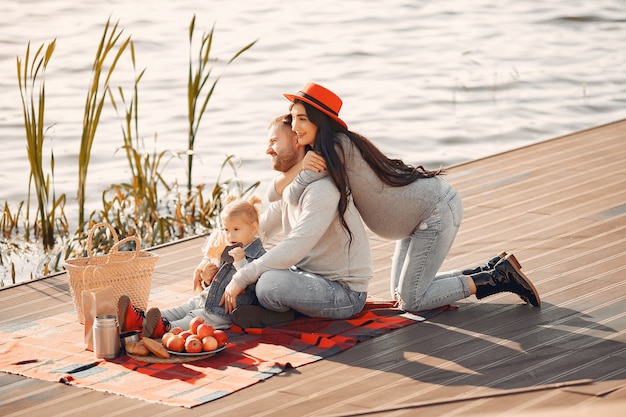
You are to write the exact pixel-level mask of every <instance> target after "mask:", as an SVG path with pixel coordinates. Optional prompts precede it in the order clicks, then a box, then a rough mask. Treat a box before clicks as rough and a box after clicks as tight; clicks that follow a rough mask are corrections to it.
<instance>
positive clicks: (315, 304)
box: [256, 268, 367, 319]
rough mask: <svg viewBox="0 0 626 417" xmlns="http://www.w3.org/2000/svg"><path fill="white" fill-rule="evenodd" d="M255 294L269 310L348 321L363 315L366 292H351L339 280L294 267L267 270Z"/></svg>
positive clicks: (260, 279)
mask: <svg viewBox="0 0 626 417" xmlns="http://www.w3.org/2000/svg"><path fill="white" fill-rule="evenodd" d="M256 295H257V297H258V299H259V302H260V303H261V305H262V306H263V307H265V308H267V309H269V310H274V311H287V310H289V309H292V310H295V311H298V312H300V313H302V314H305V315H307V316H309V317H324V318H331V319H346V318H350V317H352V316H354V315H355V314H357V313H359V312H361V310H363V307H364V306H365V300H366V298H367V292H358V291H352V290H351V289H350V288H348V287H347V286H346V285H343V284H341V283H339V282H337V281H329V280H327V279H326V278H323V277H321V276H319V275H315V274H312V273H309V272H304V271H301V270H298V269H295V268H292V269H288V270H273V271H267V272H265V273H263V274H262V275H261V277H260V278H259V280H258V281H257V283H256Z"/></svg>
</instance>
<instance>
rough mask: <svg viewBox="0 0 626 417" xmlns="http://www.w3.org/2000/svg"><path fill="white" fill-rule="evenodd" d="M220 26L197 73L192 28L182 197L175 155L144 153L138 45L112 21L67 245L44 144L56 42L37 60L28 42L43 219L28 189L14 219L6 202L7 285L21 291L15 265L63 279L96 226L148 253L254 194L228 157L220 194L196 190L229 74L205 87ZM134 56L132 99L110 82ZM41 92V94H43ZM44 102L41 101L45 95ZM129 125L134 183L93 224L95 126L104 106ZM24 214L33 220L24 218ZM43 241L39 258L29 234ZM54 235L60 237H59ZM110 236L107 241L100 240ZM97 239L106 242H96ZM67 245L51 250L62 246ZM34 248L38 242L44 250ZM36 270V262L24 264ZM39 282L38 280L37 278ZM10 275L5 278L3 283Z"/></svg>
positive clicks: (84, 139) (87, 121) (112, 192)
mask: <svg viewBox="0 0 626 417" xmlns="http://www.w3.org/2000/svg"><path fill="white" fill-rule="evenodd" d="M214 27H215V25H214V26H213V28H212V29H211V31H210V32H209V33H208V34H207V33H205V34H203V35H202V39H201V43H200V46H199V52H198V61H197V67H194V62H193V60H192V59H191V56H192V55H193V53H192V50H193V47H194V46H193V33H194V30H195V16H193V19H192V21H191V24H190V26H189V43H190V60H189V68H188V91H187V93H188V110H189V116H188V119H189V139H188V150H187V153H186V156H187V157H188V158H187V160H186V162H187V187H186V190H184V192H181V191H180V189H179V186H178V184H177V181H174V182H168V181H167V180H166V176H165V168H166V166H167V164H168V163H169V161H170V160H172V159H175V158H179V159H181V160H182V158H181V157H180V155H178V154H177V153H175V152H171V151H167V150H163V151H157V146H156V135H155V138H154V143H155V146H154V148H153V149H152V150H151V151H146V149H145V146H144V145H143V143H144V141H143V138H140V136H139V121H140V116H139V112H138V103H139V85H140V81H141V79H142V77H143V74H144V72H145V70H142V71H140V72H139V73H138V72H137V68H136V65H135V45H134V43H133V42H132V40H131V38H130V37H127V38H125V39H121V36H122V32H123V30H121V29H119V27H118V23H116V24H115V25H113V26H111V23H110V20H107V22H106V25H105V27H104V31H103V34H102V37H101V39H100V43H99V45H98V49H97V52H96V56H95V59H94V62H93V66H92V79H91V83H90V85H89V89H88V92H87V97H86V100H85V107H84V116H83V130H82V136H81V143H80V150H79V156H78V161H77V164H78V180H77V181H78V191H77V198H78V225H77V228H76V231H75V233H74V235H73V237H72V238H68V237H69V222H68V221H67V218H66V216H65V212H64V207H65V203H66V196H65V195H64V194H63V195H61V196H59V197H58V198H57V197H56V195H55V193H54V153H53V152H52V146H51V147H50V149H51V157H50V162H49V165H50V173H49V174H47V173H46V172H44V166H45V165H46V164H45V163H44V158H43V154H44V146H43V143H44V140H45V133H46V127H45V120H44V114H45V105H46V100H45V98H46V96H45V77H44V74H45V70H46V68H47V66H48V63H49V61H50V58H51V57H52V54H53V52H54V48H55V45H56V40H55V41H53V42H51V43H50V44H49V45H48V46H47V48H45V49H44V45H42V46H41V47H39V49H38V50H37V51H36V52H35V54H34V56H33V57H32V58H31V51H30V43H29V45H28V47H27V50H26V55H25V58H24V60H23V61H22V60H20V59H19V57H18V59H17V64H18V83H19V87H20V92H21V94H22V107H23V112H24V126H25V129H26V140H27V149H28V158H29V162H30V166H31V174H30V175H31V183H34V193H35V196H36V199H37V214H36V216H35V220H34V221H33V220H32V219H31V218H30V212H29V208H30V205H31V201H30V196H31V189H30V186H29V191H28V197H27V202H26V204H25V203H24V202H21V203H20V204H19V205H18V207H17V208H16V209H14V210H13V211H12V210H11V208H10V207H9V205H8V203H6V202H5V205H4V210H3V211H2V212H1V213H0V227H1V228H2V236H1V237H0V248H1V249H2V253H1V256H0V286H2V285H5V279H4V278H5V277H3V276H2V274H1V273H2V271H3V270H4V271H5V272H6V271H10V272H9V274H10V275H11V278H12V282H13V283H15V264H14V263H13V261H12V259H16V257H17V258H18V259H20V261H21V259H22V258H29V257H40V258H41V259H35V260H34V262H39V263H40V264H42V265H43V266H42V267H41V268H39V269H38V271H39V273H40V274H47V273H49V272H50V271H58V270H60V264H61V262H62V260H63V259H67V258H68V257H76V256H86V253H87V250H88V249H87V248H86V244H87V234H86V233H85V228H86V227H87V228H90V227H91V226H92V225H93V224H95V223H96V222H101V221H106V222H109V223H110V224H112V225H113V226H114V228H115V230H116V232H117V233H118V237H119V238H120V239H122V238H125V237H127V236H130V235H136V236H139V237H140V238H141V240H142V247H147V246H152V245H156V244H161V243H165V242H168V241H172V240H175V239H178V238H183V237H186V236H190V235H194V234H200V233H207V232H210V231H211V230H212V229H213V228H214V227H215V226H216V221H217V219H218V218H219V216H218V213H219V212H220V211H221V209H222V205H223V204H222V201H223V200H224V199H225V197H226V196H227V195H229V194H237V195H240V196H242V197H245V196H247V195H249V194H251V193H253V192H254V191H255V190H256V188H257V187H258V186H259V182H256V183H254V184H251V185H249V186H246V185H244V184H243V183H242V182H241V181H240V180H239V179H238V177H237V168H238V166H239V165H240V164H241V161H239V160H238V159H237V158H236V157H235V156H234V155H230V156H227V157H226V158H225V160H224V162H223V163H222V165H221V167H220V170H219V174H218V176H217V178H216V182H215V184H214V185H213V186H207V185H206V184H197V185H195V186H194V185H193V183H192V176H191V173H192V167H193V154H194V150H193V147H194V142H195V139H196V137H197V136H198V134H199V126H200V122H201V120H202V117H203V115H204V114H205V111H206V110H207V106H208V103H209V100H210V98H211V96H212V94H213V92H214V90H215V88H216V85H217V82H218V81H219V79H220V78H221V75H220V76H218V77H216V78H215V79H214V80H213V82H212V83H211V85H210V88H209V90H208V91H207V90H206V88H207V86H208V83H209V78H210V76H211V74H212V71H213V66H212V64H213V63H215V62H217V60H213V61H211V60H210V59H209V56H210V51H211V46H212V42H213V34H214ZM255 43H256V41H254V42H251V43H250V44H248V45H246V46H245V47H244V48H242V49H240V50H239V51H238V52H237V53H235V54H234V56H233V57H232V58H231V59H230V60H229V61H228V62H227V64H226V65H229V64H231V63H232V62H233V61H234V60H235V59H236V58H237V57H239V56H240V55H241V54H242V53H243V52H245V51H246V50H248V49H249V48H250V47H252V46H253V45H254V44H255ZM126 51H130V57H131V63H132V67H133V71H134V79H133V81H134V84H133V87H132V93H131V94H127V92H125V91H124V89H123V88H122V87H117V88H113V87H112V86H111V77H112V75H113V73H114V72H115V69H116V66H117V64H118V63H119V60H120V59H121V58H122V57H123V56H124V53H125V52H126ZM36 87H38V89H36ZM37 94H38V95H37ZM107 97H108V98H109V101H110V103H111V105H112V106H113V108H114V109H115V111H116V112H117V114H118V115H119V116H120V117H121V119H122V141H121V146H120V147H119V148H118V149H123V150H124V153H125V155H126V160H127V162H128V166H129V168H130V172H131V178H130V179H129V181H127V182H123V183H120V184H111V185H110V186H109V187H107V188H106V189H105V190H104V191H103V192H102V208H101V209H97V210H95V211H93V212H92V213H90V214H89V216H88V217H87V215H86V213H85V200H86V194H85V193H86V189H87V187H86V180H87V172H88V168H89V161H90V156H91V149H92V146H93V142H94V139H95V134H96V130H97V127H98V125H99V123H100V117H101V114H102V110H103V108H104V106H105V103H106V98H107ZM227 169H230V170H231V172H232V176H231V177H229V178H224V175H225V171H226V170H227ZM23 210H25V212H26V214H25V216H23V215H22V213H23ZM22 222H23V224H24V230H25V232H24V238H25V239H24V241H25V242H24V241H23V240H21V239H20V241H19V242H17V241H16V238H17V237H18V236H17V233H18V230H19V225H20V223H22ZM31 229H32V230H33V231H34V232H35V233H34V234H35V237H36V239H35V240H36V241H37V242H41V243H42V244H43V245H42V246H43V249H44V254H40V253H39V251H37V250H36V249H35V250H33V245H32V244H30V230H31ZM55 230H56V232H57V234H56V235H55ZM99 232H102V233H99ZM98 233H99V234H98ZM57 238H58V240H59V242H60V243H62V245H58V246H61V247H60V248H58V247H57V248H56V249H55V250H54V251H51V249H52V248H53V246H54V245H55V242H56V240H57ZM93 241H94V242H97V245H98V248H97V250H96V251H95V252H98V251H100V252H107V251H108V250H109V249H110V248H111V246H112V245H113V243H114V242H113V241H112V240H111V237H110V236H108V235H107V233H106V230H104V229H103V230H100V231H97V234H96V235H94V238H93ZM37 242H35V243H37ZM26 262H28V260H27V261H26ZM32 275H33V274H32V273H31V278H33V276H32ZM5 276H6V274H5Z"/></svg>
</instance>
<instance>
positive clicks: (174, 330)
mask: <svg viewBox="0 0 626 417" xmlns="http://www.w3.org/2000/svg"><path fill="white" fill-rule="evenodd" d="M183 330H184V329H183V328H182V327H172V328H171V329H170V333H174V334H181V333H182V332H183Z"/></svg>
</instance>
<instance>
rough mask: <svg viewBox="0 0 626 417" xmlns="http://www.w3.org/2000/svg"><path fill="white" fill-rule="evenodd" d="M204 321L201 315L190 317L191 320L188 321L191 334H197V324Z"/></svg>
mask: <svg viewBox="0 0 626 417" xmlns="http://www.w3.org/2000/svg"><path fill="white" fill-rule="evenodd" d="M204 322H205V321H204V319H203V318H202V317H194V318H192V319H191V322H189V331H190V332H191V333H193V334H198V333H197V329H198V326H199V325H201V324H203V323H204Z"/></svg>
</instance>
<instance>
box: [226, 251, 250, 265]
mask: <svg viewBox="0 0 626 417" xmlns="http://www.w3.org/2000/svg"><path fill="white" fill-rule="evenodd" d="M228 254H229V255H230V256H232V257H233V259H234V260H235V262H239V261H241V260H242V259H243V258H245V257H246V253H245V252H244V251H243V249H242V248H234V249H231V250H229V251H228Z"/></svg>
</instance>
